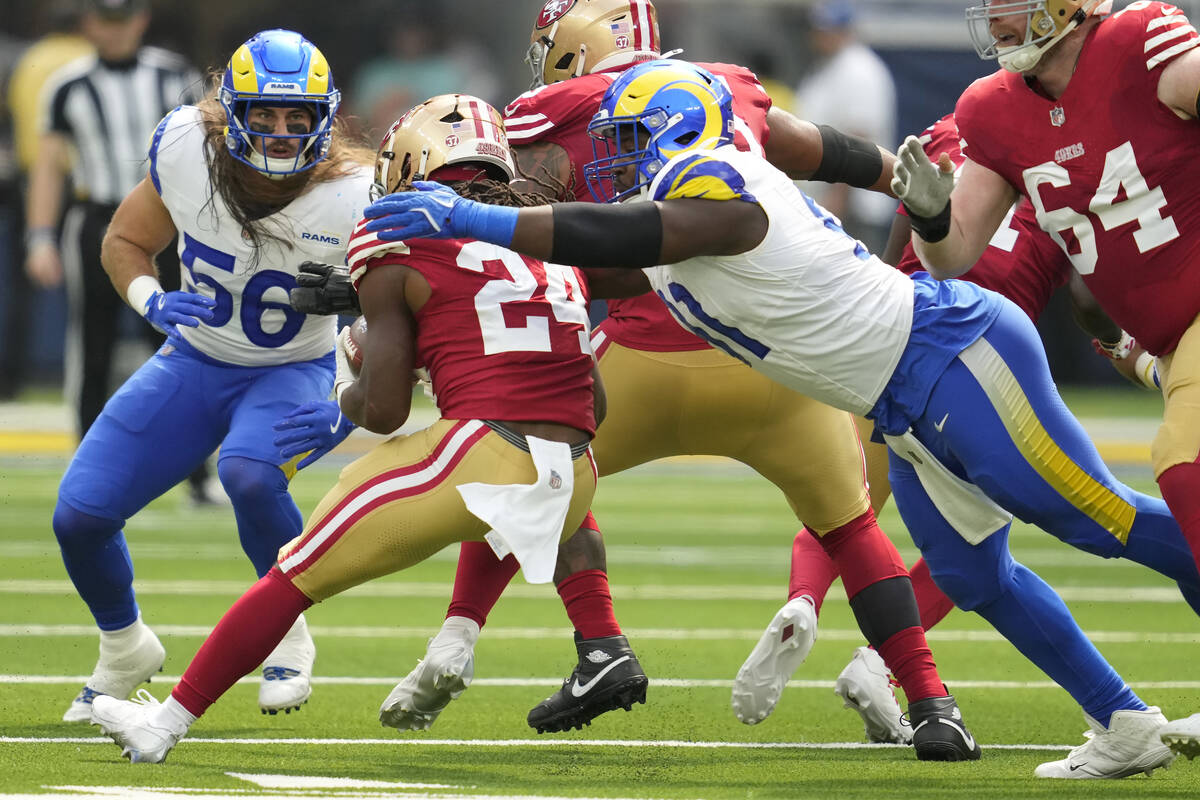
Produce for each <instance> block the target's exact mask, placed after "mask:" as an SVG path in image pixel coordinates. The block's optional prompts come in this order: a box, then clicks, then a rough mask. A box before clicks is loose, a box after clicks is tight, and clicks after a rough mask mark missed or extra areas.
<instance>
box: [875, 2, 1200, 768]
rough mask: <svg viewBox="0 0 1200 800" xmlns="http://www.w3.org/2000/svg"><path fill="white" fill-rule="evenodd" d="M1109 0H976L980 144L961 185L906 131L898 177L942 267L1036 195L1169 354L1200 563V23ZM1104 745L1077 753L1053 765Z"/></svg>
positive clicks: (1179, 736)
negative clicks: (1019, 201)
mask: <svg viewBox="0 0 1200 800" xmlns="http://www.w3.org/2000/svg"><path fill="white" fill-rule="evenodd" d="M1109 6H1110V4H1109V3H1107V2H1100V0H1029V2H1013V3H1005V4H1000V5H996V4H992V5H983V6H977V7H974V8H971V9H969V10H968V14H967V17H968V23H969V27H970V31H971V35H972V39H973V41H974V42H975V45H976V48H977V50H978V52H979V55H980V56H981V57H982V58H985V59H996V60H998V61H999V62H1000V64H1001V66H1002V67H1004V69H1003V70H1001V71H998V72H996V73H994V74H992V75H990V76H988V77H986V78H982V79H980V80H978V81H976V82H975V83H974V84H972V85H971V86H970V87H969V88H968V89H967V91H966V92H965V93H964V94H963V95H962V97H961V98H960V99H959V101H958V105H957V108H956V110H955V117H956V119H957V121H958V126H959V130H960V131H962V134H963V138H964V141H965V143H964V146H963V153H964V154H965V155H966V158H967V160H966V163H965V164H964V166H963V170H962V175H961V177H960V179H959V181H958V185H957V186H956V187H955V186H953V185H952V182H951V180H950V169H951V167H950V164H949V162H948V160H946V159H939V161H938V163H937V165H936V166H935V165H934V164H933V163H932V162H931V161H930V159H929V157H928V156H927V155H926V154H925V153H924V152H923V151H922V150H921V149H920V146H919V144H917V143H914V142H912V141H907V142H906V143H905V145H904V147H903V148H902V149H903V151H904V158H905V161H906V165H905V168H904V170H903V173H902V175H901V180H900V181H899V185H898V187H897V188H898V190H901V191H902V192H903V199H904V202H905V204H906V206H907V207H908V210H909V214H910V216H911V217H912V219H913V230H914V231H915V233H916V234H917V236H916V239H915V245H916V251H917V254H918V255H919V256H920V257H921V261H922V263H923V264H924V265H925V266H926V267H927V268H928V269H929V270H930V272H931V273H932V274H934V275H935V276H937V277H942V278H945V277H953V276H954V275H957V274H959V273H960V272H961V271H962V270H963V269H965V268H966V266H967V265H969V264H971V263H972V262H973V261H974V259H975V258H976V257H978V255H979V253H980V252H981V251H982V250H983V248H984V247H986V245H987V240H988V238H989V237H991V235H992V232H993V231H995V230H996V228H997V227H998V226H999V224H1000V222H1001V220H1002V219H1003V217H1004V214H1005V212H1006V210H1007V208H1008V207H1009V206H1011V205H1012V203H1013V201H1014V200H1015V199H1016V198H1017V197H1019V196H1024V197H1026V198H1027V199H1028V201H1029V202H1030V203H1031V204H1032V206H1033V208H1034V211H1035V213H1036V215H1037V220H1038V224H1039V225H1040V227H1041V228H1042V229H1043V230H1045V231H1046V232H1047V233H1049V234H1050V236H1051V237H1052V238H1053V239H1054V240H1055V241H1056V242H1058V244H1059V246H1060V247H1062V249H1063V251H1064V252H1065V253H1066V254H1067V255H1068V256H1069V257H1070V259H1071V263H1072V264H1073V266H1074V268H1075V271H1076V272H1078V273H1079V274H1080V275H1081V276H1082V278H1083V281H1084V282H1085V283H1086V284H1087V286H1088V288H1089V289H1091V291H1092V293H1093V294H1094V295H1095V296H1096V299H1097V301H1098V302H1099V303H1100V305H1101V306H1102V307H1103V308H1104V309H1105V311H1107V312H1108V313H1109V314H1110V315H1111V316H1112V318H1113V319H1114V320H1115V321H1116V322H1117V323H1118V324H1119V325H1120V326H1121V327H1122V328H1124V329H1125V330H1126V331H1128V332H1129V335H1128V336H1126V337H1125V340H1124V341H1123V343H1122V348H1125V347H1128V346H1129V344H1130V343H1131V340H1132V341H1136V342H1137V343H1139V344H1141V345H1142V346H1143V347H1145V349H1146V350H1147V351H1148V352H1149V355H1148V356H1147V359H1148V358H1149V356H1150V355H1152V356H1156V357H1157V368H1158V377H1159V380H1160V382H1161V384H1162V391H1163V396H1164V398H1165V407H1164V410H1163V424H1162V427H1161V428H1160V429H1159V431H1158V434H1157V435H1156V437H1155V439H1154V443H1153V445H1152V447H1151V460H1152V462H1153V467H1154V473H1155V476H1156V478H1157V480H1158V486H1159V489H1160V490H1161V492H1162V496H1163V498H1164V499H1165V500H1166V502H1167V505H1168V506H1169V507H1170V509H1171V511H1172V512H1173V514H1174V515H1175V518H1176V519H1177V520H1178V521H1179V525H1180V526H1181V527H1182V529H1183V531H1184V534H1185V536H1186V537H1187V541H1188V543H1189V545H1190V547H1191V555H1192V558H1193V559H1194V560H1195V561H1196V563H1198V564H1200V424H1198V422H1197V420H1200V416H1198V415H1197V413H1196V409H1197V407H1198V406H1200V382H1197V381H1196V380H1195V376H1196V370H1197V365H1198V364H1200V355H1198V354H1197V352H1196V350H1197V348H1200V326H1198V325H1197V324H1196V319H1197V317H1198V316H1200V282H1198V281H1197V280H1196V274H1197V269H1198V266H1197V265H1198V264H1200V261H1198V255H1200V254H1198V247H1200V215H1198V213H1197V211H1198V210H1200V209H1198V206H1200V197H1197V195H1196V192H1195V191H1194V187H1195V184H1196V176H1197V174H1198V173H1200V166H1197V162H1196V159H1195V158H1194V157H1193V155H1194V148H1193V147H1192V146H1191V145H1190V144H1189V143H1190V142H1192V141H1193V140H1194V139H1195V137H1196V134H1197V127H1196V119H1197V116H1198V115H1200V109H1198V108H1197V95H1198V93H1200V48H1198V47H1197V45H1198V44H1200V37H1198V36H1197V34H1196V30H1195V28H1193V27H1192V25H1191V23H1190V22H1189V21H1188V19H1187V17H1186V16H1184V14H1183V13H1182V12H1181V11H1180V10H1179V9H1178V8H1176V7H1174V6H1171V5H1168V4H1166V3H1161V2H1153V1H1152V2H1137V3H1133V4H1131V5H1129V6H1128V7H1126V8H1125V9H1124V10H1122V11H1120V12H1119V13H1117V14H1111V15H1110V14H1109V13H1108V11H1109ZM898 172H899V168H898ZM952 189H953V191H951V190H952ZM1163 737H1164V739H1165V740H1168V741H1170V742H1171V743H1172V744H1173V745H1175V746H1177V747H1179V748H1180V749H1181V750H1183V751H1186V752H1188V753H1189V755H1195V754H1200V716H1194V717H1192V718H1190V719H1189V720H1183V721H1179V722H1176V723H1172V725H1170V726H1169V727H1167V728H1166V729H1165V730H1164V732H1163ZM1093 741H1100V740H1099V739H1094V740H1093ZM1093 749H1095V748H1093ZM1093 755H1094V754H1093V753H1092V752H1090V751H1089V752H1084V753H1081V754H1072V756H1071V757H1069V758H1068V759H1066V760H1065V761H1062V762H1059V765H1058V766H1057V767H1054V769H1055V770H1058V771H1060V772H1065V771H1066V770H1068V769H1072V768H1074V767H1076V766H1077V765H1079V764H1080V763H1082V761H1084V760H1087V759H1090V758H1092V757H1093ZM1093 764H1094V761H1093ZM1094 768H1095V767H1094V766H1088V767H1081V768H1080V769H1081V770H1082V769H1094Z"/></svg>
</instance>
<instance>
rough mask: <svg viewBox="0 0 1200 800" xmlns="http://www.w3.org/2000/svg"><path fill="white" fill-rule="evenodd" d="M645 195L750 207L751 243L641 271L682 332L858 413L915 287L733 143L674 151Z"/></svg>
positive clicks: (887, 363)
mask: <svg viewBox="0 0 1200 800" xmlns="http://www.w3.org/2000/svg"><path fill="white" fill-rule="evenodd" d="M648 195H649V198H648V199H650V198H652V199H655V200H666V201H669V200H671V199H674V198H683V197H704V198H707V199H711V200H715V201H718V202H753V203H757V204H758V205H759V206H760V207H761V208H762V209H763V211H765V212H766V214H767V217H768V220H769V226H768V229H767V234H766V237H765V238H764V239H763V241H762V242H760V243H759V244H758V246H757V247H755V248H754V249H752V250H749V251H747V252H745V253H739V254H737V255H732V256H703V257H697V258H691V259H688V260H686V261H682V262H680V263H677V264H670V265H666V266H659V267H653V268H651V269H649V270H646V273H647V275H648V276H649V278H650V283H651V286H652V287H653V288H654V291H655V292H657V293H658V295H659V296H660V297H661V298H662V299H663V300H664V301H665V302H666V303H667V305H668V306H669V307H670V308H671V310H672V312H673V316H675V318H676V320H678V321H679V322H680V323H681V324H682V325H683V326H684V327H685V328H687V329H689V330H691V331H692V332H694V333H696V334H697V335H699V336H700V337H701V338H703V339H705V340H706V341H708V342H709V343H710V344H712V345H713V346H714V347H717V348H719V349H721V350H723V351H725V352H727V353H729V354H730V355H732V356H734V357H735V358H738V359H739V360H741V361H743V362H745V363H747V364H749V365H750V366H751V367H753V368H754V369H756V370H758V371H760V372H762V373H764V374H766V375H767V376H768V377H770V378H772V379H774V380H777V381H779V382H780V383H782V384H784V385H786V386H788V387H790V388H792V389H795V390H796V391H799V392H801V393H803V394H807V395H809V396H811V397H814V398H816V399H818V400H821V401H822V402H825V403H828V404H829V405H832V406H835V407H837V408H842V409H845V410H847V411H852V412H854V413H856V414H860V415H861V414H865V413H866V412H867V411H869V410H870V409H871V408H872V407H873V406H874V404H875V401H876V400H877V399H878V398H879V396H880V395H881V394H882V392H883V390H884V388H885V387H886V386H887V382H888V379H889V378H891V375H892V372H893V371H894V370H895V368H896V364H897V363H898V362H899V360H900V356H901V354H902V353H903V352H904V348H905V346H906V345H907V343H908V336H909V331H910V328H911V325H912V313H913V311H912V309H913V288H912V283H911V281H910V280H909V279H908V277H907V276H905V275H904V274H903V273H901V272H899V271H898V270H895V269H893V268H891V267H889V266H888V265H886V264H884V263H883V262H882V261H880V260H879V259H878V258H876V257H875V256H873V255H871V254H870V253H869V252H867V250H866V248H865V247H863V245H862V244H860V243H859V242H858V241H856V240H855V239H853V238H852V237H850V236H849V235H848V234H846V233H845V232H844V231H843V230H842V229H841V227H840V225H839V224H838V222H837V220H836V218H835V217H833V215H831V214H830V213H829V212H827V211H825V210H824V209H823V208H821V207H820V206H819V205H817V204H816V203H815V202H814V201H813V200H812V199H810V198H809V197H807V196H806V195H804V194H803V193H802V192H801V191H800V190H799V189H797V188H796V186H795V184H794V183H792V181H791V180H790V179H788V177H787V176H786V175H784V174H783V173H782V172H780V171H779V170H777V169H775V168H774V167H772V166H771V165H770V164H768V163H767V162H766V161H765V160H764V159H763V158H762V157H760V156H756V155H754V154H752V153H744V152H740V151H738V150H737V149H736V148H734V147H732V146H726V147H721V148H718V149H716V150H709V151H702V152H698V153H688V154H683V155H680V156H677V157H676V158H674V159H672V160H671V161H670V162H668V163H667V165H666V166H665V167H664V168H663V169H662V170H661V171H660V173H659V174H658V175H657V176H655V179H654V181H653V182H652V183H651V185H650V188H649V191H648Z"/></svg>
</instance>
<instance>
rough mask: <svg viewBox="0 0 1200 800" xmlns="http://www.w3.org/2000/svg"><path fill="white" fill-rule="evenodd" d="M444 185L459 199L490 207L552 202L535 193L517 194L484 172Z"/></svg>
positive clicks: (524, 205)
mask: <svg viewBox="0 0 1200 800" xmlns="http://www.w3.org/2000/svg"><path fill="white" fill-rule="evenodd" d="M446 185H447V186H449V187H450V188H451V189H453V190H454V191H455V192H457V193H458V194H459V195H460V196H461V197H465V198H467V199H468V200H477V201H479V202H480V203H487V204H488V205H492V206H510V207H512V208H528V207H530V206H546V205H550V204H551V203H552V202H554V201H552V200H551V199H550V198H548V197H545V196H544V195H540V194H537V193H536V192H518V191H517V190H516V189H514V188H513V187H512V185H511V184H509V183H506V182H504V181H498V180H496V179H495V178H489V177H487V173H486V172H480V173H479V174H478V175H475V176H473V177H472V178H470V179H469V180H465V181H447V182H446Z"/></svg>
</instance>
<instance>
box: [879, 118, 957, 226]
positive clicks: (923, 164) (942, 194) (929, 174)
mask: <svg viewBox="0 0 1200 800" xmlns="http://www.w3.org/2000/svg"><path fill="white" fill-rule="evenodd" d="M946 161H947V162H948V159H947V160H946ZM952 191H954V167H953V165H950V168H949V169H947V168H946V163H943V164H940V165H939V164H934V163H933V162H932V161H930V160H929V156H927V155H925V150H924V148H922V147H921V142H920V140H919V139H917V137H915V136H909V137H908V138H906V139H905V140H904V144H902V145H900V149H899V150H897V151H896V166H895V169H894V176H893V178H892V192H894V193H895V195H896V197H898V198H900V201H901V202H903V203H904V206H905V208H907V209H908V213H909V214H916V215H917V216H920V217H936V216H937V215H938V214H940V213H941V212H942V210H943V209H945V208H946V204H947V203H949V202H950V193H951V192H952Z"/></svg>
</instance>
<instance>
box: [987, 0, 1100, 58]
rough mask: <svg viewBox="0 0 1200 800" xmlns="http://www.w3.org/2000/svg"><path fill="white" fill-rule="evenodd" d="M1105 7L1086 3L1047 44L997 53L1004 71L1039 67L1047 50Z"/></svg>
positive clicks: (1026, 34)
mask: <svg viewBox="0 0 1200 800" xmlns="http://www.w3.org/2000/svg"><path fill="white" fill-rule="evenodd" d="M1104 5H1105V4H1104V3H1100V4H1097V3H1095V2H1093V3H1084V4H1083V5H1081V6H1080V7H1079V8H1078V9H1076V11H1075V13H1074V14H1072V15H1071V19H1070V20H1069V21H1068V22H1067V24H1066V25H1064V26H1063V29H1062V30H1061V31H1059V32H1058V33H1056V34H1054V36H1051V37H1050V38H1049V39H1047V40H1046V41H1045V42H1043V43H1041V44H1039V45H1032V44H1019V45H1016V46H1015V47H1005V48H1001V49H1000V50H999V51H998V52H997V55H996V60H997V61H999V62H1000V66H1002V67H1004V69H1006V70H1008V71H1009V72H1016V73H1021V72H1028V71H1029V70H1031V69H1033V68H1034V67H1036V66H1037V64H1038V62H1039V61H1041V60H1042V56H1043V55H1045V54H1046V51H1047V50H1049V49H1050V48H1051V47H1054V45H1056V44H1058V43H1059V42H1060V41H1062V38H1063V37H1064V36H1066V35H1067V34H1068V33H1070V32H1071V31H1073V30H1075V28H1077V27H1078V26H1079V23H1080V22H1083V20H1085V19H1087V16H1088V14H1090V13H1091V12H1092V11H1093V10H1097V11H1099V12H1100V13H1104V11H1103V8H1101V7H1102V6H1104ZM1111 5H1112V3H1111V0H1110V1H1109V2H1108V6H1110V7H1111ZM1031 35H1032V31H1030V30H1028V27H1027V29H1026V33H1025V37H1026V38H1029V37H1030V36H1031Z"/></svg>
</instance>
